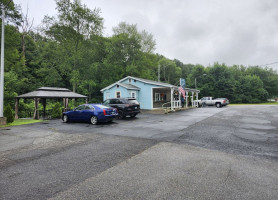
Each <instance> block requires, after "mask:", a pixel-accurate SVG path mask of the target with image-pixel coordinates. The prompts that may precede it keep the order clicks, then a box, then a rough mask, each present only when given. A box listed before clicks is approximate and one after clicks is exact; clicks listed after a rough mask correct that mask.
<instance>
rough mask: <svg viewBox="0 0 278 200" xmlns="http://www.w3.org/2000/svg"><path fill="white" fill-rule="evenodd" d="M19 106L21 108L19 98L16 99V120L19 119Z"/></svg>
mask: <svg viewBox="0 0 278 200" xmlns="http://www.w3.org/2000/svg"><path fill="white" fill-rule="evenodd" d="M18 106H19V98H16V99H15V116H14V118H15V119H18Z"/></svg>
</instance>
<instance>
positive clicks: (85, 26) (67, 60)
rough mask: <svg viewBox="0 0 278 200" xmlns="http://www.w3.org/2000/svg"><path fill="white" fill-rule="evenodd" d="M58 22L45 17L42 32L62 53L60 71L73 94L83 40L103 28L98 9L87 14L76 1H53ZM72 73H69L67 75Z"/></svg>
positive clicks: (82, 6) (88, 11) (83, 6)
mask: <svg viewBox="0 0 278 200" xmlns="http://www.w3.org/2000/svg"><path fill="white" fill-rule="evenodd" d="M56 4H57V7H56V9H57V10H58V20H56V19H55V18H54V17H48V16H46V17H45V19H44V24H45V32H46V34H47V36H48V37H50V38H52V39H54V40H55V41H57V42H59V44H60V45H61V47H62V49H63V53H64V56H63V57H62V59H64V60H63V63H64V65H63V67H64V68H65V70H64V71H65V72H68V73H67V74H66V75H67V76H70V82H71V84H72V87H73V91H74V92H75V91H76V87H77V81H78V80H77V77H76V74H78V71H79V67H80V62H81V61H80V60H81V59H80V58H81V51H80V49H81V46H82V45H83V42H84V40H87V39H89V38H90V37H92V36H93V35H100V34H101V32H102V28H103V19H102V18H101V17H100V15H99V13H100V10H99V9H94V10H90V9H89V8H87V7H86V5H82V4H81V2H80V1H79V0H73V1H70V0H56ZM72 71H73V73H71V72H72Z"/></svg>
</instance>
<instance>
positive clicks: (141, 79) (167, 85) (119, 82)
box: [100, 76, 177, 92]
mask: <svg viewBox="0 0 278 200" xmlns="http://www.w3.org/2000/svg"><path fill="white" fill-rule="evenodd" d="M129 78H130V79H133V80H137V81H141V82H143V83H147V84H150V85H157V86H162V87H174V88H177V86H175V85H171V84H169V83H163V82H158V81H152V80H147V79H143V78H137V77H133V76H127V77H125V78H123V79H121V80H119V81H117V82H116V83H113V84H111V85H109V86H107V87H105V88H103V89H101V90H100V91H101V92H103V91H104V90H107V89H110V88H112V87H113V86H115V85H117V84H118V85H121V86H123V85H124V83H121V82H122V81H124V80H126V79H129ZM125 85H131V84H125ZM123 87H124V86H123ZM134 87H136V86H134ZM136 88H138V87H136ZM127 89H129V88H127ZM138 89H139V90H140V88H138Z"/></svg>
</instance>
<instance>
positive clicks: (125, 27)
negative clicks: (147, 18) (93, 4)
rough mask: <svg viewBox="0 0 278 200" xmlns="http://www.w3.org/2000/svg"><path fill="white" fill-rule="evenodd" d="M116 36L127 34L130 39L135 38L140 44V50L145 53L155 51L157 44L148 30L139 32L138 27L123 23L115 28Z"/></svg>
mask: <svg viewBox="0 0 278 200" xmlns="http://www.w3.org/2000/svg"><path fill="white" fill-rule="evenodd" d="M113 32H114V35H120V34H127V36H128V38H133V39H134V40H135V41H136V42H137V43H138V44H140V50H141V51H142V52H144V53H152V52H153V51H154V50H155V45H156V42H155V40H154V38H153V35H152V34H150V33H148V32H147V31H146V30H143V31H138V29H137V25H134V24H131V25H130V24H127V23H126V22H121V23H119V25H118V26H117V27H114V28H113Z"/></svg>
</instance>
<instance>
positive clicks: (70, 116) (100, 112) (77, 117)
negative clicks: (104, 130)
mask: <svg viewBox="0 0 278 200" xmlns="http://www.w3.org/2000/svg"><path fill="white" fill-rule="evenodd" d="M116 116H118V112H117V109H115V108H111V107H107V106H104V105H101V104H83V105H80V106H78V107H77V108H75V109H73V110H71V111H67V112H63V115H62V119H63V121H64V122H69V121H85V122H91V123H92V124H97V123H98V122H110V121H112V120H113V119H114V118H115V117H116Z"/></svg>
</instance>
